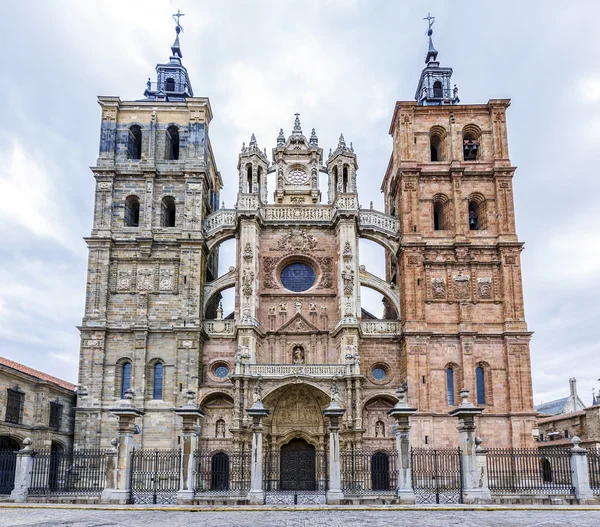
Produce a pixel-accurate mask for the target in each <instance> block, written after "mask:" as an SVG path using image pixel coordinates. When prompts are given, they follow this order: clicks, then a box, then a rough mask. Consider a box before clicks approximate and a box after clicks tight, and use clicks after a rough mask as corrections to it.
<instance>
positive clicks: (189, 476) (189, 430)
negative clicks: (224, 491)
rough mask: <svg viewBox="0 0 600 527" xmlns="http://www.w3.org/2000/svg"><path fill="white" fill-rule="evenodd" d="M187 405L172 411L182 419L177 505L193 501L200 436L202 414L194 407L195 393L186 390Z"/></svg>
mask: <svg viewBox="0 0 600 527" xmlns="http://www.w3.org/2000/svg"><path fill="white" fill-rule="evenodd" d="M186 398H187V403H186V404H184V405H183V406H182V407H181V408H176V409H175V410H174V411H175V413H176V414H177V415H179V416H180V417H181V418H182V421H183V422H182V426H181V474H180V480H179V491H178V492H177V503H179V504H189V503H191V502H192V500H193V499H194V452H196V450H197V449H198V436H199V435H200V425H199V424H198V422H199V420H200V419H204V416H205V414H204V412H203V411H202V410H200V408H198V407H197V406H196V392H194V391H193V390H188V391H187V393H186Z"/></svg>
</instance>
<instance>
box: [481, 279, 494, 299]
mask: <svg viewBox="0 0 600 527" xmlns="http://www.w3.org/2000/svg"><path fill="white" fill-rule="evenodd" d="M477 294H478V296H479V298H483V299H487V300H489V299H491V298H492V279H491V278H478V279H477Z"/></svg>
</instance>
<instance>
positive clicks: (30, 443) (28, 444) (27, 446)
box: [23, 437, 33, 450]
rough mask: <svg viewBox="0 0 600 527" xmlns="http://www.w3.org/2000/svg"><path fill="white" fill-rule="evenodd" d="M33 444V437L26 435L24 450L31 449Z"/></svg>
mask: <svg viewBox="0 0 600 527" xmlns="http://www.w3.org/2000/svg"><path fill="white" fill-rule="evenodd" d="M32 444H33V441H32V440H31V438H30V437H26V438H25V439H23V450H31V445H32Z"/></svg>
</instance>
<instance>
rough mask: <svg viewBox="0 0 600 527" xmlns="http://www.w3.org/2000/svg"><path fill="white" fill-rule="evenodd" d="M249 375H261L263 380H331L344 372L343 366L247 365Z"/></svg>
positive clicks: (344, 367)
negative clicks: (303, 377)
mask: <svg viewBox="0 0 600 527" xmlns="http://www.w3.org/2000/svg"><path fill="white" fill-rule="evenodd" d="M248 368H249V370H250V371H249V373H250V374H251V375H261V376H262V377H263V378H281V377H293V376H296V375H305V376H307V377H323V378H331V377H333V376H334V375H337V376H342V375H344V373H345V372H346V366H345V365H343V364H249V365H248Z"/></svg>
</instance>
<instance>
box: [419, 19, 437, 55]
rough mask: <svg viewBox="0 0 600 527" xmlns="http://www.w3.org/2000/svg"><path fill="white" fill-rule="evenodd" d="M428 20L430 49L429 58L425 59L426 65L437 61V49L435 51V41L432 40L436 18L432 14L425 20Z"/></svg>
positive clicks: (428, 51)
mask: <svg viewBox="0 0 600 527" xmlns="http://www.w3.org/2000/svg"><path fill="white" fill-rule="evenodd" d="M423 20H427V24H428V27H427V36H428V37H429V48H428V50H427V56H426V57H425V64H429V63H430V62H431V61H435V60H436V59H437V55H438V52H437V49H435V47H434V45H433V40H432V39H431V35H433V29H432V27H433V23H434V22H435V17H434V16H431V13H427V16H426V17H425V18H424V19H423Z"/></svg>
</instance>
